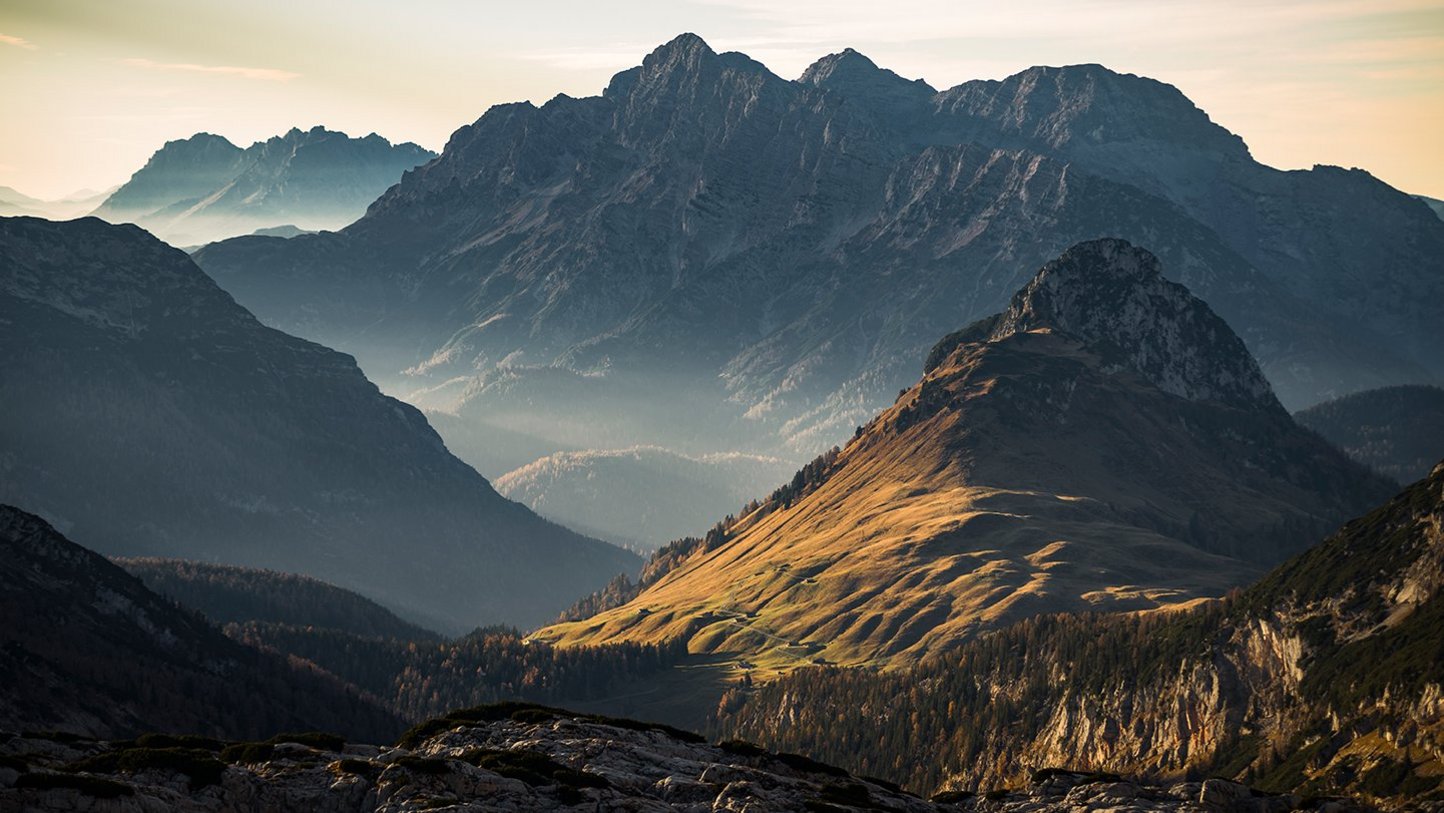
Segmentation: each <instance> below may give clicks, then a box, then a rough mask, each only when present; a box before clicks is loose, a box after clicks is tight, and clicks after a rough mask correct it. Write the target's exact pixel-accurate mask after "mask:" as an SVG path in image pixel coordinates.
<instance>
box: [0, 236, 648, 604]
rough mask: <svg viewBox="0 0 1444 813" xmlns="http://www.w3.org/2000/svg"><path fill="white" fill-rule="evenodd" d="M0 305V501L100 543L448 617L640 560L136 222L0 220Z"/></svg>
mask: <svg viewBox="0 0 1444 813" xmlns="http://www.w3.org/2000/svg"><path fill="white" fill-rule="evenodd" d="M295 239H300V238H295ZM0 315H3V319H0V344H3V346H4V347H5V348H6V352H5V353H4V354H3V355H0V450H3V451H0V500H3V501H7V502H10V503H13V504H16V505H20V506H24V507H25V508H26V509H27V510H30V511H33V512H35V513H37V514H40V515H42V516H44V517H46V518H47V519H48V520H49V521H50V522H51V523H52V524H54V525H56V526H57V527H59V528H60V529H61V530H62V531H63V532H64V533H65V534H66V535H68V536H70V537H71V538H73V539H74V540H76V541H77V542H79V543H81V544H84V545H87V546H89V547H91V548H92V549H94V550H96V551H98V552H101V553H104V554H108V555H120V556H162V557H180V558H188V559H200V560H206V561H211V562H220V563H226V564H234V565H245V566H250V567H263V568H270V569H274V570H281V571H286V572H292V573H301V574H306V575H310V576H314V577H317V578H321V579H324V580H326V581H329V582H332V583H335V584H336V585H338V586H341V587H346V588H349V589H354V590H356V591H358V592H360V593H362V594H363V595H365V596H367V597H369V598H372V599H375V600H378V601H380V602H382V603H383V604H385V605H386V606H388V607H389V608H391V609H393V610H396V611H398V612H400V613H402V614H403V615H404V616H407V617H408V619H409V620H412V621H417V622H420V623H423V624H424V625H426V626H428V627H432V628H434V629H438V630H441V631H445V632H460V631H465V630H468V629H471V628H472V627H474V626H477V625H479V624H494V623H512V624H520V625H525V624H535V623H540V622H542V621H545V620H549V619H551V618H553V617H555V615H556V613H558V612H559V611H561V609H563V608H564V607H566V606H567V605H568V604H570V603H571V602H572V601H573V600H574V599H575V598H576V596H578V595H581V594H583V593H586V592H588V591H591V590H594V589H597V588H599V587H601V586H602V585H604V584H605V583H606V582H607V581H608V580H609V579H611V578H612V577H614V576H615V575H616V574H618V573H621V572H629V571H631V570H633V569H634V568H635V567H636V566H637V564H638V559H637V557H636V556H635V555H634V554H631V553H628V552H626V551H623V550H621V549H619V548H616V547H613V546H611V545H607V544H605V543H602V542H598V541H596V540H592V539H588V538H585V537H582V536H580V535H578V534H575V533H573V532H571V531H568V530H566V529H564V528H561V527H559V526H557V525H554V524H552V523H549V522H547V521H545V520H542V519H541V518H539V517H537V516H536V515H535V514H533V513H532V512H531V511H529V510H528V509H526V508H525V507H524V506H521V505H519V504H517V503H515V502H512V501H510V500H507V499H505V498H503V497H502V496H501V495H499V494H497V493H496V491H495V490H493V489H492V487H491V485H490V484H489V483H488V482H487V481H486V480H485V479H484V478H483V477H482V476H481V475H479V474H477V473H476V471H475V470H474V469H472V468H470V467H469V466H467V465H466V464H464V463H462V462H461V461H460V460H457V459H456V458H455V457H453V456H452V455H451V454H450V453H449V452H447V450H446V447H445V445H444V444H443V443H442V441H441V438H439V437H438V436H437V435H436V433H435V432H434V431H432V429H431V427H430V426H429V425H428V424H427V422H426V419H425V418H424V417H423V416H422V415H421V413H420V412H418V411H417V410H416V409H415V408H413V407H411V406H409V405H407V404H404V403H402V402H400V401H396V400H394V399H391V398H388V397H386V396H384V395H382V394H381V393H380V392H379V391H377V389H376V387H375V386H374V385H373V384H371V383H370V382H369V381H367V380H366V378H365V376H364V375H362V373H361V371H360V370H359V369H357V367H356V364H355V362H354V361H353V360H352V359H351V358H350V357H349V356H346V355H343V354H341V353H337V352H335V351H332V350H329V349H327V348H325V347H321V346H319V345H316V344H312V343H310V342H307V341H304V340H301V339H296V338H294V337H291V336H288V335H286V334H284V333H281V332H280V331H277V330H273V329H271V328H267V327H265V326H263V325H261V324H260V323H259V322H258V321H257V320H256V319H255V317H253V316H252V315H251V314H250V313H248V312H247V311H246V310H245V309H244V308H242V307H240V306H239V305H237V304H236V303H235V302H234V300H232V299H231V298H230V296H228V295H227V294H226V293H225V292H223V291H221V290H220V289H219V288H218V287H216V285H215V283H214V282H212V281H211V280H210V278H208V277H207V276H206V275H205V274H204V273H203V272H201V270H200V269H199V268H197V267H196V266H195V265H194V264H193V263H192V262H191V261H190V258H189V257H188V256H187V255H186V254H185V253H183V252H181V251H180V250H178V249H174V248H171V247H169V246H167V245H165V244H164V243H161V242H160V241H159V240H157V239H156V238H154V237H152V236H150V235H149V234H146V233H145V232H144V231H142V230H141V229H139V228H136V227H134V226H112V225H108V224H106V223H103V222H101V221H99V220H96V219H94V218H87V219H83V220H75V221H70V222H66V223H53V222H49V221H44V220H37V219H33V218H4V219H0Z"/></svg>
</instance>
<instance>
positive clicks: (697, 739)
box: [577, 714, 707, 745]
mask: <svg viewBox="0 0 1444 813" xmlns="http://www.w3.org/2000/svg"><path fill="white" fill-rule="evenodd" d="M577 719H579V720H583V721H585V722H589V723H601V724H602V725H609V726H613V727H615V728H625V729H629V730H631V731H661V732H662V733H664V734H669V735H671V736H672V737H674V738H676V739H679V740H681V741H682V742H687V743H691V744H693V745H702V744H704V743H706V742H707V738H706V737H704V736H702V735H701V734H698V733H696V732H694V731H687V730H685V729H681V728H676V727H674V726H669V725H665V724H663V723H648V722H643V721H641V720H631V719H628V718H626V717H608V716H606V715H603V714H583V715H577Z"/></svg>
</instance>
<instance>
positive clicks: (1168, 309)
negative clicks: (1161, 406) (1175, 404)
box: [989, 239, 1283, 410]
mask: <svg viewBox="0 0 1444 813" xmlns="http://www.w3.org/2000/svg"><path fill="white" fill-rule="evenodd" d="M1039 329H1052V330H1055V331H1058V332H1061V333H1066V334H1069V335H1071V336H1073V337H1075V338H1077V339H1079V340H1080V341H1082V342H1083V343H1084V344H1086V345H1088V346H1090V347H1091V348H1093V349H1095V350H1098V351H1100V352H1102V353H1103V354H1104V355H1105V357H1107V358H1108V359H1109V361H1110V362H1111V363H1114V364H1120V365H1124V366H1126V367H1127V368H1129V369H1131V370H1133V371H1134V372H1137V373H1139V374H1140V375H1142V376H1143V377H1144V378H1147V379H1148V380H1149V381H1150V382H1151V383H1152V384H1153V385H1154V386H1156V387H1158V388H1159V389H1161V390H1163V391H1164V392H1167V393H1171V394H1173V395H1177V396H1180V397H1182V398H1187V399H1189V400H1190V401H1218V402H1221V403H1226V404H1231V405H1233V406H1237V407H1241V408H1246V409H1270V410H1281V409H1283V407H1282V406H1280V404H1279V402H1278V399H1277V398H1276V397H1274V393H1273V389H1272V388H1271V387H1270V386H1269V383H1268V379H1266V378H1264V374H1263V371H1262V370H1260V369H1259V366H1258V362H1257V361H1255V360H1254V358H1253V356H1252V355H1251V354H1250V353H1249V352H1248V348H1247V347H1245V346H1244V343H1243V340H1241V339H1240V338H1239V337H1238V336H1237V334H1235V333H1234V332H1233V330H1231V329H1230V328H1229V326H1228V325H1227V324H1226V323H1225V322H1224V321H1223V319H1221V318H1219V316H1218V315H1217V314H1215V313H1214V312H1213V310H1212V309H1211V308H1209V307H1208V305H1207V304H1205V303H1204V302H1203V300H1201V299H1198V298H1197V297H1195V296H1194V295H1193V294H1191V293H1189V291H1188V289H1187V288H1185V287H1184V286H1182V285H1179V284H1178V283H1175V282H1170V281H1169V280H1167V279H1165V278H1164V277H1163V271H1162V266H1161V264H1160V263H1159V261H1158V258H1157V257H1155V256H1153V254H1152V253H1150V252H1148V251H1147V250H1145V249H1142V248H1138V247H1136V246H1134V245H1132V244H1130V243H1129V242H1127V241H1126V240H1118V239H1103V240H1092V241H1089V242H1086V243H1079V244H1078V245H1075V246H1073V247H1072V248H1070V249H1068V251H1066V252H1064V253H1063V254H1062V255H1061V256H1060V257H1058V259H1056V260H1053V261H1052V262H1050V263H1048V264H1047V265H1045V266H1043V268H1042V270H1040V271H1039V272H1038V274H1037V275H1036V276H1035V277H1033V279H1032V281H1030V282H1029V283H1028V284H1027V285H1025V286H1024V287H1023V288H1022V289H1021V290H1020V291H1018V293H1017V294H1015V295H1014V296H1013V301H1012V302H1011V303H1010V304H1009V306H1008V309H1007V310H1006V311H1004V312H1003V313H1002V314H1001V315H1000V316H999V317H998V318H997V322H996V325H995V326H994V327H993V330H992V333H991V335H990V336H989V340H991V341H998V340H1001V339H1004V338H1006V337H1008V336H1012V335H1015V334H1018V333H1026V332H1028V331H1032V330H1039Z"/></svg>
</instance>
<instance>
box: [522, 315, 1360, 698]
mask: <svg viewBox="0 0 1444 813" xmlns="http://www.w3.org/2000/svg"><path fill="white" fill-rule="evenodd" d="M1326 452H1327V450H1326V449H1325V448H1324V447H1323V446H1322V444H1320V443H1319V442H1318V441H1317V439H1316V438H1313V437H1312V436H1310V435H1309V434H1308V433H1305V432H1301V431H1300V430H1298V429H1297V428H1296V427H1294V426H1293V424H1292V423H1290V422H1288V421H1287V419H1286V417H1284V418H1283V419H1282V420H1280V417H1279V416H1276V415H1275V416H1261V415H1258V414H1255V413H1252V412H1249V411H1246V410H1241V409H1235V408H1229V407H1223V406H1219V405H1217V404H1203V403H1195V402H1192V401H1187V400H1184V399H1181V398H1178V397H1175V396H1171V395H1167V394H1164V393H1162V392H1160V391H1159V390H1157V389H1155V388H1153V387H1152V386H1150V385H1149V384H1147V383H1146V382H1144V381H1143V380H1141V379H1140V378H1137V377H1135V376H1133V375H1131V374H1129V373H1126V372H1119V371H1117V370H1116V369H1105V365H1104V364H1103V362H1102V360H1101V359H1100V358H1099V357H1097V356H1095V355H1093V354H1091V353H1090V352H1088V351H1086V350H1084V349H1083V348H1081V347H1080V345H1078V344H1077V343H1076V342H1074V341H1072V340H1071V339H1068V338H1066V337H1064V336H1061V335H1056V334H1052V333H1048V332H1046V331H1043V332H1034V333H1028V334H1020V335H1015V336H1012V337H1009V338H1007V339H1004V340H1001V341H997V342H993V343H985V344H970V345H964V346H963V347H961V348H959V349H958V350H956V351H955V352H954V353H953V354H952V356H951V357H950V358H949V359H948V361H947V363H945V364H943V365H941V366H940V367H938V368H936V369H934V370H932V371H931V372H930V373H929V374H928V376H927V377H926V378H925V379H924V380H923V381H921V382H920V383H919V384H918V385H917V386H914V387H913V388H912V389H911V390H909V391H907V392H906V393H904V394H903V395H902V396H900V398H899V399H898V401H897V403H896V404H895V405H894V406H893V407H891V408H890V409H889V410H887V411H886V412H884V413H883V414H882V415H880V416H879V417H878V418H876V419H875V420H874V421H872V422H871V423H870V424H869V425H868V427H867V428H866V430H865V431H864V432H863V434H862V435H861V436H860V437H858V438H857V439H855V440H854V441H853V442H851V443H850V444H848V446H847V447H846V448H845V449H843V451H842V453H841V454H840V455H839V456H838V461H837V464H836V465H835V466H834V467H833V468H832V469H831V473H830V474H829V476H827V477H826V479H825V480H824V481H823V482H822V483H821V485H820V486H818V487H817V488H816V489H815V490H813V491H811V492H810V493H807V494H806V495H805V496H803V497H802V498H800V499H799V500H797V501H796V502H795V503H794V504H792V505H791V506H790V507H787V508H783V509H781V510H775V511H772V512H770V513H768V512H758V514H757V515H754V516H753V517H748V518H744V519H743V520H742V521H741V522H740V523H739V524H738V526H736V527H735V528H734V530H733V534H732V536H731V538H730V540H729V541H728V542H727V543H726V544H725V545H723V546H721V547H720V548H717V549H716V550H713V551H710V552H704V553H699V554H697V555H695V556H693V557H692V558H691V559H690V560H689V561H688V562H687V563H686V564H684V565H682V566H681V567H679V568H677V569H676V570H674V571H673V572H671V573H670V574H668V575H667V576H666V577H664V578H663V579H661V580H660V581H659V582H658V583H657V584H655V585H653V586H652V587H650V588H649V589H647V590H646V591H644V592H643V593H642V594H641V595H640V596H639V597H638V598H636V599H635V600H633V601H632V602H630V603H628V604H626V605H624V606H622V607H619V608H616V609H614V610H611V611H608V612H604V613H602V614H600V615H597V616H595V617H593V618H589V619H585V620H582V621H578V622H573V623H567V624H559V625H556V626H552V627H549V628H546V629H544V630H542V631H540V632H539V633H538V634H537V635H538V637H541V638H545V639H548V640H553V641H556V642H559V643H562V644H589V643H600V642H605V641H617V640H634V641H662V640H670V639H674V638H678V637H681V638H684V639H686V640H687V641H688V647H689V649H690V650H691V651H693V652H696V653H699V654H703V653H705V654H708V655H714V656H717V655H727V656H732V657H734V658H736V659H737V661H738V662H739V665H740V666H742V667H743V668H749V667H750V668H751V669H753V670H755V671H754V674H756V675H759V676H766V675H767V674H770V673H775V672H778V671H785V670H788V669H790V668H792V667H795V666H798V665H801V664H805V663H810V662H822V661H826V662H830V663H839V664H884V665H895V664H901V663H907V662H912V661H914V660H916V659H917V658H919V657H921V656H923V655H925V654H928V653H935V652H939V651H943V650H946V649H947V648H949V647H951V646H953V645H956V644H957V643H959V642H961V641H962V640H965V639H966V638H968V637H970V636H971V635H972V634H974V633H975V632H977V631H978V630H980V629H984V628H988V627H993V626H997V625H1001V624H1004V623H1007V622H1010V621H1012V620H1015V619H1018V618H1021V617H1024V616H1027V615H1032V614H1036V613H1039V612H1051V611H1063V610H1070V611H1072V610H1087V609H1097V610H1127V609H1143V608H1151V607H1159V606H1168V605H1171V604H1175V603H1178V602H1183V601H1188V600H1192V599H1194V598H1196V597H1198V596H1203V595H1217V594H1220V593H1222V592H1224V591H1225V590H1227V589H1228V588H1229V587H1231V586H1235V585H1240V584H1244V583H1246V582H1248V581H1249V580H1251V579H1252V578H1253V577H1254V576H1255V575H1256V574H1257V573H1258V572H1260V571H1261V570H1262V567H1263V566H1264V565H1266V564H1268V563H1271V561H1277V560H1278V559H1281V558H1282V557H1283V556H1284V555H1287V553H1289V552H1292V551H1291V550H1289V549H1288V544H1291V543H1284V542H1281V541H1280V540H1281V538H1283V537H1285V536H1288V535H1289V533H1290V532H1296V531H1298V529H1299V528H1302V527H1305V526H1309V525H1311V524H1320V523H1323V522H1325V521H1326V520H1324V517H1325V516H1326V515H1327V514H1328V513H1329V511H1330V508H1331V506H1330V505H1329V502H1330V500H1329V499H1328V496H1327V495H1328V494H1329V493H1330V491H1331V490H1332V489H1336V488H1343V487H1344V486H1342V485H1340V483H1339V482H1338V476H1337V475H1336V474H1331V473H1330V472H1329V470H1328V465H1327V464H1328V463H1329V459H1328V454H1327V453H1326ZM1315 458H1318V459H1320V460H1323V464H1321V465H1320V466H1319V468H1320V470H1321V471H1320V472H1308V471H1306V470H1307V469H1308V468H1309V466H1310V465H1311V464H1312V463H1314V462H1316V461H1315ZM764 514H765V515H764ZM1295 549H1296V548H1295Z"/></svg>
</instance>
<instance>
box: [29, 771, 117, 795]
mask: <svg viewBox="0 0 1444 813" xmlns="http://www.w3.org/2000/svg"><path fill="white" fill-rule="evenodd" d="M15 787H16V788H17V789H20V790H25V789H29V790H77V791H80V792H81V793H84V794H85V795H87V796H93V797H95V798H97V799H118V798H120V797H121V796H134V795H135V788H132V787H131V786H130V785H127V784H125V783H123V782H116V781H114V780H112V779H101V778H100V777H98V776H76V775H74V774H64V773H27V774H25V775H24V776H21V777H20V778H19V779H17V780H15Z"/></svg>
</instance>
